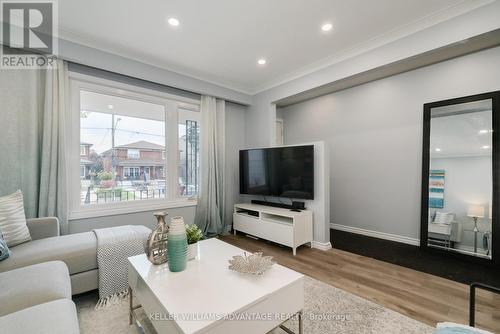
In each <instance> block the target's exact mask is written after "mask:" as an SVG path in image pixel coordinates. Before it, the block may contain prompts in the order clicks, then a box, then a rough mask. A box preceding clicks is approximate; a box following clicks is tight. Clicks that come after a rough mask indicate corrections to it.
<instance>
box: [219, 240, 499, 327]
mask: <svg viewBox="0 0 500 334" xmlns="http://www.w3.org/2000/svg"><path fill="white" fill-rule="evenodd" d="M221 239H222V240H224V241H226V242H228V243H231V244H233V245H235V246H237V247H240V248H243V249H245V250H248V251H250V252H255V251H257V250H262V251H263V252H264V253H265V254H267V255H272V256H274V257H275V259H276V261H277V262H278V263H279V264H281V265H284V266H286V267H289V268H291V269H294V270H296V271H298V272H301V273H303V274H305V275H308V276H310V277H313V278H315V279H318V280H320V281H323V282H325V283H327V284H331V285H333V286H335V287H337V288H340V289H343V290H345V291H348V292H351V293H353V294H355V295H358V296H360V297H363V298H365V299H368V300H371V301H373V302H375V303H377V304H380V305H382V306H385V307H387V308H389V309H392V310H394V311H397V312H399V313H402V314H405V315H407V316H409V317H411V318H413V319H416V320H418V321H421V322H424V323H427V324H429V325H431V326H435V325H436V323H437V322H442V321H452V322H458V323H462V324H467V323H468V314H469V313H468V305H469V304H468V303H469V290H468V286H467V285H465V284H462V283H459V282H455V281H452V280H449V279H446V278H442V277H438V276H434V275H431V274H428V273H424V272H420V271H416V270H413V269H410V268H406V267H402V266H398V265H395V264H391V263H387V262H383V261H380V260H376V259H373V258H369V257H366V256H363V255H358V254H353V253H349V252H346V251H342V250H339V249H331V250H329V251H321V250H317V249H310V248H309V247H307V246H302V247H300V248H299V249H298V253H297V256H293V255H292V252H291V249H290V248H287V247H282V246H279V245H276V244H274V243H270V242H266V241H261V240H255V239H252V238H249V237H247V236H244V235H240V234H238V235H237V236H234V235H229V236H225V237H222V238H221ZM477 300H478V304H477V317H476V319H477V320H476V321H477V326H478V327H480V328H483V329H487V330H490V331H493V332H499V333H500V297H499V296H495V295H493V294H491V293H488V292H479V293H478V299H477Z"/></svg>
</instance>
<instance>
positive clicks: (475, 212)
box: [467, 204, 484, 253]
mask: <svg viewBox="0 0 500 334" xmlns="http://www.w3.org/2000/svg"><path fill="white" fill-rule="evenodd" d="M467 217H471V218H472V219H474V253H477V232H479V229H478V228H477V219H478V218H483V217H484V206H481V205H477V204H470V205H469V206H468V207H467Z"/></svg>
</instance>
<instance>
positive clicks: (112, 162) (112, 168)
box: [111, 113, 122, 183]
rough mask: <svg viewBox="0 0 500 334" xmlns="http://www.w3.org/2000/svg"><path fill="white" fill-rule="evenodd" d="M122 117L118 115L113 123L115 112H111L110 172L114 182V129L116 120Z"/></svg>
mask: <svg viewBox="0 0 500 334" xmlns="http://www.w3.org/2000/svg"><path fill="white" fill-rule="evenodd" d="M121 120H122V119H121V118H119V117H118V119H117V120H116V124H115V114H114V113H113V114H111V173H113V183H114V182H116V150H115V131H116V128H117V126H118V122H119V121H121Z"/></svg>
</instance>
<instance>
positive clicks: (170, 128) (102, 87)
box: [67, 72, 200, 220]
mask: <svg viewBox="0 0 500 334" xmlns="http://www.w3.org/2000/svg"><path fill="white" fill-rule="evenodd" d="M81 90H84V91H90V92H94V93H101V94H107V95H113V96H119V97H124V98H130V99H135V100H139V101H144V102H149V103H155V104H160V105H163V106H164V107H165V113H166V115H165V134H166V155H167V157H166V158H167V161H166V164H165V166H164V170H165V172H166V183H167V185H168V187H167V198H163V199H148V200H137V201H124V202H116V203H106V204H92V205H82V203H81V198H80V191H79V190H80V180H81V178H80V169H79V165H80V154H77V152H80V148H79V146H80V113H79V111H80V105H81V104H80V91H81ZM70 93H71V101H70V108H68V109H69V115H68V123H69V124H68V127H69V129H70V131H69V138H68V139H69V145H68V151H67V156H68V157H70V158H69V169H68V170H69V187H70V196H69V201H70V202H69V217H68V219H69V220H75V219H83V218H92V217H101V216H109V215H117V214H126V213H132V212H141V211H151V210H158V209H165V208H167V209H168V208H175V207H186V206H195V205H197V201H196V199H194V198H183V197H179V196H178V194H177V185H178V171H177V163H178V161H177V160H178V157H177V156H178V154H177V153H178V152H177V151H178V145H179V144H178V110H179V109H186V108H188V109H191V110H199V108H200V101H199V100H195V99H190V98H184V97H180V96H176V95H172V94H168V93H164V92H160V91H156V90H152V89H147V88H143V87H138V86H134V85H129V84H125V83H121V82H116V81H111V80H107V79H102V78H97V77H93V76H89V75H85V74H80V73H75V72H70Z"/></svg>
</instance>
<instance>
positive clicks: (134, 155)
mask: <svg viewBox="0 0 500 334" xmlns="http://www.w3.org/2000/svg"><path fill="white" fill-rule="evenodd" d="M140 156H141V151H140V150H134V149H131V148H129V149H128V150H127V158H129V159H139V158H140Z"/></svg>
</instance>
